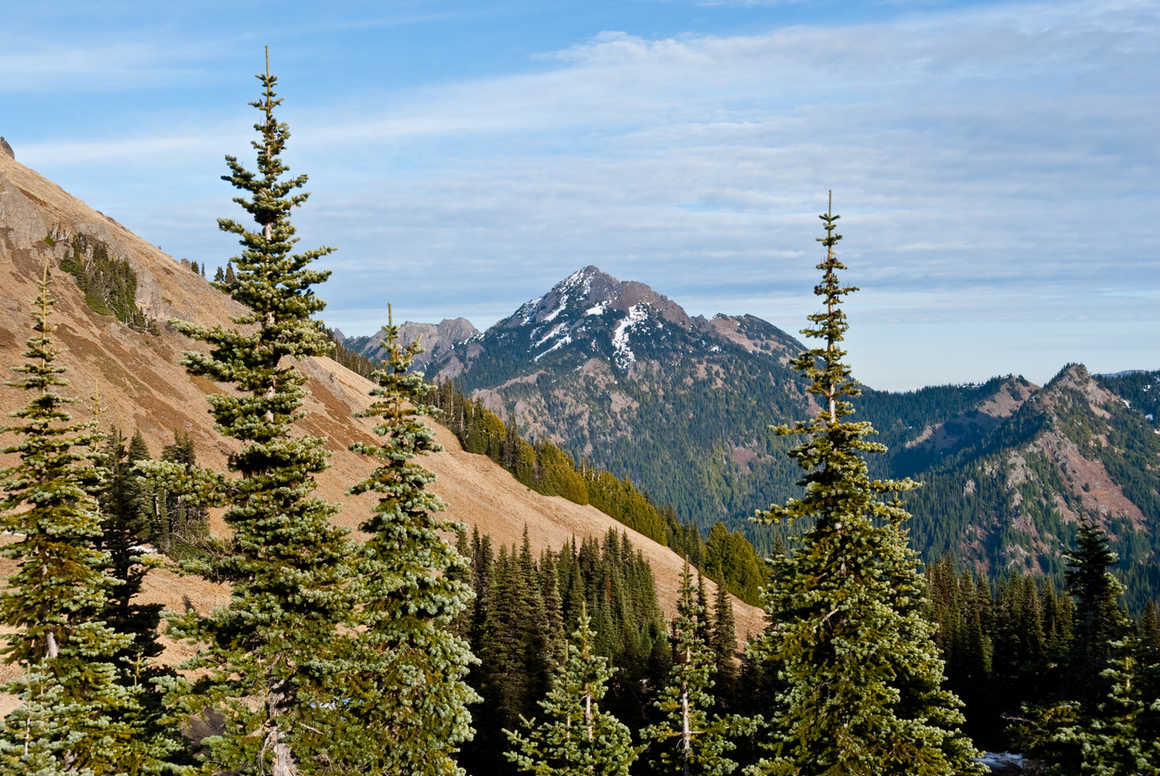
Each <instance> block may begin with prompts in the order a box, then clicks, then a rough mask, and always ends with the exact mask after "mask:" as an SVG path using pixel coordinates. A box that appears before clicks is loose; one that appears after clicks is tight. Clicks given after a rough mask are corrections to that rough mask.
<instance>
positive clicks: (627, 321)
mask: <svg viewBox="0 0 1160 776" xmlns="http://www.w3.org/2000/svg"><path fill="white" fill-rule="evenodd" d="M647 319H648V307H646V306H645V305H643V304H634V305H633V306H632V307H630V308H628V315H626V316H625V317H624V318H623V319H621V321H620V323H618V324H616V328H615V329H614V330H613V332H612V349H613V350H615V351H616V356H615V357H614V358H615V361H616V365H617V366H618V367H620V368H621V369H628V368H629V367H630V366H631V365H632V364H633V363H634V362H635V361H636V354H635V353H633V352H632V348H630V347H629V346H628V335H629V332H631V331H632V327H633V326H636V325H637V324H638V323H640V322H642V321H645V320H647Z"/></svg>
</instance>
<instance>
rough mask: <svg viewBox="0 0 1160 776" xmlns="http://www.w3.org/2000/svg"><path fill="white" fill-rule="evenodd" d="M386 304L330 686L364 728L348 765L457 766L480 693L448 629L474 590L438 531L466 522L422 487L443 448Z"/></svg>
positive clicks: (422, 770)
mask: <svg viewBox="0 0 1160 776" xmlns="http://www.w3.org/2000/svg"><path fill="white" fill-rule="evenodd" d="M389 309H390V308H389V307H388V321H389V323H388V324H387V326H386V331H385V334H386V336H385V338H384V344H385V346H386V348H387V352H388V354H389V362H388V363H387V364H386V365H385V367H384V368H383V369H380V370H377V371H375V372H373V373H372V378H373V379H374V381H375V383H376V386H375V387H374V388H373V389H371V395H372V396H373V397H374V401H373V402H372V403H371V405H370V407H368V408H367V409H366V410H364V411H362V412H360V413H359V416H360V417H368V418H374V419H375V421H376V423H377V425H376V426H375V434H376V435H377V436H378V437H379V438H380V442H379V443H378V444H372V443H366V442H356V443H355V444H353V445H351V449H352V450H354V451H355V452H359V453H362V454H363V455H367V456H370V457H371V458H374V459H375V460H376V461H377V462H378V464H379V465H378V467H377V468H376V469H375V470H374V471H373V472H371V474H370V475H369V476H368V477H366V478H365V479H363V480H362V481H361V482H359V483H357V484H356V485H354V486H353V487H352V488H351V490H350V493H351V494H352V495H357V494H360V493H368V492H369V493H375V494H376V495H377V496H378V504H377V505H376V506H375V508H374V511H373V513H372V515H371V517H370V518H369V519H368V520H366V521H364V522H363V523H362V524H360V526H359V528H360V529H361V530H362V531H364V532H366V533H367V534H369V538H368V539H367V541H366V542H365V543H364V544H363V545H362V546H361V547H360V548H359V550H358V555H357V559H356V560H355V563H354V582H353V586H354V592H355V596H356V599H357V609H356V612H355V614H356V616H355V618H354V619H353V620H352V622H351V623H350V625H351V627H352V628H353V629H354V633H353V634H352V635H351V637H350V646H349V647H348V648H347V649H345V650H343V653H344V656H345V658H346V659H347V660H348V661H349V662H350V664H351V669H350V670H348V671H346V672H344V673H342V674H341V675H336V676H335V677H334V678H335V680H336V686H335V688H334V693H335V695H336V696H344V695H345V696H346V697H345V698H344V701H343V703H342V704H341V706H342V713H343V716H344V717H346V718H347V721H346V726H347V728H354V729H357V730H359V731H361V734H356V735H351V736H349V744H350V746H351V749H350V751H349V752H346V753H344V754H345V755H346V757H345V759H346V760H347V761H348V762H349V763H350V765H349V767H350V769H351V772H355V773H365V772H368V771H370V772H382V773H407V774H431V775H432V776H435V775H436V774H461V773H463V771H462V769H460V768H459V767H458V765H457V764H456V762H455V754H456V752H457V750H458V745H459V744H460V743H461V742H463V741H465V740H468V739H470V738H471V736H472V727H471V717H470V715H469V714H468V711H467V704H469V703H472V702H475V701H478V700H480V698H479V696H478V695H476V694H475V693H474V692H473V691H472V690H471V688H470V687H468V686H467V684H466V683H465V681H464V678H465V677H466V675H467V673H468V670H469V668H470V666H471V664H472V663H473V662H476V661H475V658H474V657H473V656H472V654H471V652H470V651H469V649H468V645H467V643H466V642H465V641H464V639H463V638H461V637H460V636H459V635H456V634H455V633H453V632H452V630H451V628H452V623H453V622H454V621H455V619H456V617H457V616H458V615H459V614H460V612H462V611H463V610H464V609H465V608H466V607H467V604H468V602H469V601H470V600H471V588H470V586H469V585H468V584H467V583H466V582H465V581H463V580H462V579H460V578H457V572H460V571H462V570H463V569H464V566H465V564H466V559H465V558H463V557H462V556H461V555H460V554H459V553H458V552H457V551H456V549H455V548H454V547H452V546H451V545H450V544H448V543H447V541H446V540H445V539H443V537H442V536H441V535H440V532H449V531H453V530H454V531H461V530H462V526H460V525H459V524H457V523H451V522H449V521H447V520H442V519H439V518H438V517H437V516H436V515H437V513H438V512H441V511H442V510H443V509H444V504H443V502H442V501H440V499H439V497H438V496H436V495H434V494H433V493H430V492H429V491H427V489H426V488H427V486H428V485H429V484H430V483H431V482H432V481H433V480H434V479H435V476H434V475H433V474H431V473H430V472H429V471H427V470H426V469H424V468H423V467H422V466H421V465H419V464H417V463H414V461H413V459H414V458H416V457H417V456H420V455H427V454H429V453H433V452H438V451H439V450H440V449H441V448H440V446H439V444H438V443H437V442H436V441H435V436H434V434H432V433H431V430H430V429H429V428H428V427H427V426H426V425H425V424H424V423H423V417H424V416H426V415H429V414H430V412H431V410H432V408H431V407H429V406H427V405H426V404H424V403H423V398H424V397H425V396H426V394H427V393H428V391H427V386H426V385H425V384H424V382H423V378H422V377H421V376H420V375H417V374H413V373H412V374H409V373H408V372H409V369H410V366H411V360H412V358H414V356H415V355H416V354H417V353H419V352H420V350H419V346H418V343H412V344H411V345H410V346H409V347H407V348H402V347H400V346H399V344H398V336H399V330H398V327H397V326H395V325H394V322H393V321H391V320H390V317H389ZM326 735H327V737H329V733H328V734H326Z"/></svg>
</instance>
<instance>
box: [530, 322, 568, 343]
mask: <svg viewBox="0 0 1160 776" xmlns="http://www.w3.org/2000/svg"><path fill="white" fill-rule="evenodd" d="M565 325H566V324H563V323H557V324H556V325H555V326H553V327H552V330H551V331H550V332H548V333H547V334H545V335H544V336H542V337H540V338H539V339H538V340H536V344H535V345H532V347H533V348H538V347H540V345H543V344H544V343H545V342H547V341H548V340H550V339H552V337H555V336H556V335H557V334H559V333H560V330H561V329H563V328H564V326H565Z"/></svg>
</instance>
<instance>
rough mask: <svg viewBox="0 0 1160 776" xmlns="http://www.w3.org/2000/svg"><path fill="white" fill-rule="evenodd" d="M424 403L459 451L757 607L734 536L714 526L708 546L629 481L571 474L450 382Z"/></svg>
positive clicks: (758, 575) (558, 454)
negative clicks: (701, 572)
mask: <svg viewBox="0 0 1160 776" xmlns="http://www.w3.org/2000/svg"><path fill="white" fill-rule="evenodd" d="M428 401H430V402H431V403H432V404H434V405H435V406H436V407H438V409H439V410H440V412H441V413H442V414H443V418H444V422H445V423H446V424H447V427H448V428H450V429H451V431H452V432H454V433H455V435H456V436H457V437H458V438H459V441H460V442H461V443H462V444H463V446H464V449H465V450H467V451H469V452H473V453H478V454H481V455H487V456H488V457H490V458H491V459H492V460H493V461H495V462H496V463H498V464H500V465H501V466H503V467H504V468H505V469H507V470H508V471H509V472H511V473H512V474H513V475H514V476H515V477H516V479H518V480H519V481H520V482H522V483H523V484H525V485H527V486H528V487H529V488H531V489H532V490H534V491H536V492H537V493H543V494H544V495H548V496H561V497H563V498H566V499H568V500H569V501H573V502H575V503H577V504H591V505H592V506H594V507H596V508H597V509H599V510H600V511H601V512H604V513H605V514H607V515H609V516H610V517H612V518H614V519H615V520H617V521H618V522H620V523H622V524H623V525H626V526H628V527H629V528H632V529H633V530H634V531H637V532H638V533H641V534H644V535H645V536H647V537H649V538H650V539H652V540H654V541H656V542H658V543H659V544H662V545H666V546H668V547H671V548H672V549H673V550H674V551H675V552H677V553H678V554H680V555H682V556H684V557H686V558H689V559H690V561H691V562H693V563H696V564H698V565H701V564H704V563H709V564H711V565H708V566H706V569H707V570H708V573H709V575H710V576H711V577H712V578H713V579H715V580H720V581H724V583H725V586H726V587H727V588H728V589H729V591H730V592H732V593H733V594H734V595H736V596H738V597H739V598H741V599H742V600H744V601H747V602H748V603H757V601H758V598H759V592H758V591H759V589H760V586H761V585H762V584H763V583H764V581H765V574H764V571H763V570H762V568H761V565H760V563H759V562H758V560H757V553H756V551H755V550H754V549H753V546H752V545H751V544H749V542H748V541H747V540H746V539H745V537H744V536H743V535H742V533H741V532H740V531H738V532H735V533H730V532H729V531H727V530H725V529H724V527H723V526H722V527H721V528H717V527H716V526H715V527H714V529H713V531H712V532H710V536H709V540H708V542H707V543H706V541H704V540H702V539H701V536H700V534H699V533H698V531H697V529H696V527H695V526H693V525H692V524H690V523H682V522H681V521H680V520H679V519H678V518H677V514H676V511H675V510H673V508H672V507H657V506H656V505H655V504H653V502H652V501H651V500H650V499H649V497H648V496H647V495H646V494H644V493H642V492H641V491H640V490H638V489H637V488H636V486H635V485H633V483H632V481H631V480H629V479H628V478H623V479H621V478H618V477H616V476H614V475H612V474H609V473H608V472H607V471H604V470H602V469H597V468H594V467H591V466H588V465H587V464H582V465H580V466H579V467H577V465H576V464H575V462H574V461H573V460H572V458H571V457H570V456H569V455H568V454H567V453H565V452H564V451H563V450H562V449H560V448H559V447H557V446H555V445H553V444H551V443H550V442H539V443H537V444H536V445H534V446H533V445H531V444H529V443H528V442H526V441H525V440H524V439H522V438H521V437H520V436H519V434H518V433H517V431H516V429H515V428H514V426H511V425H509V424H508V423H505V422H504V421H503V420H501V419H500V417H499V416H498V415H496V414H495V413H493V412H491V411H490V410H488V409H487V408H486V407H484V406H483V405H482V404H480V403H478V402H474V401H472V400H471V399H468V398H467V397H465V396H464V395H463V394H462V393H460V391H459V389H458V388H457V387H456V386H455V385H454V384H453V383H450V382H445V383H443V384H441V385H440V386H438V387H437V388H434V389H432V391H431V395H430V397H429V398H428Z"/></svg>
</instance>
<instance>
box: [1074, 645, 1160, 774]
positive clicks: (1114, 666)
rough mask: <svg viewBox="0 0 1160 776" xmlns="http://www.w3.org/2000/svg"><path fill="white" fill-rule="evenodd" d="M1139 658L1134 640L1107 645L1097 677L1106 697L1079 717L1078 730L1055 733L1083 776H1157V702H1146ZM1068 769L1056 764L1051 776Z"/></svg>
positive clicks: (1146, 684)
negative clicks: (1077, 759)
mask: <svg viewBox="0 0 1160 776" xmlns="http://www.w3.org/2000/svg"><path fill="white" fill-rule="evenodd" d="M1140 657H1141V650H1140V644H1139V640H1138V639H1137V638H1136V637H1135V636H1128V637H1125V638H1124V639H1122V640H1120V641H1117V642H1115V643H1113V644H1112V645H1111V655H1110V658H1111V659H1110V660H1109V662H1108V666H1107V668H1105V669H1104V671H1103V672H1102V678H1103V679H1104V680H1105V681H1107V683H1108V685H1109V690H1108V694H1107V696H1106V697H1105V698H1104V699H1103V700H1102V701H1101V702H1100V703H1099V706H1098V708H1097V709H1096V710H1095V712H1094V713H1093V714H1091V715H1090V716H1084V717H1081V719H1082V720H1083V721H1082V722H1081V723H1080V724H1079V725H1076V726H1073V727H1069V728H1066V729H1064V730H1062V731H1060V732H1059V733H1058V734H1057V739H1058V741H1060V742H1062V743H1071V744H1073V745H1075V748H1076V750H1078V752H1079V757H1080V763H1079V773H1081V774H1083V776H1160V739H1157V737H1156V732H1157V731H1156V730H1155V722H1156V719H1157V718H1158V717H1160V697H1157V696H1155V695H1151V697H1149V695H1150V693H1149V689H1151V688H1150V687H1149V684H1150V683H1149V682H1148V681H1147V679H1148V678H1147V677H1146V676H1145V670H1146V669H1147V666H1145V665H1141V661H1140ZM1152 670H1153V671H1154V670H1156V669H1155V667H1153V668H1152ZM1154 687H1155V685H1154V684H1152V688H1154ZM1149 718H1150V719H1149ZM1074 765H1075V763H1067V762H1060V763H1057V766H1058V767H1057V772H1058V773H1067V772H1069V771H1070V770H1072V769H1073V766H1074Z"/></svg>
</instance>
